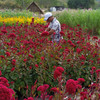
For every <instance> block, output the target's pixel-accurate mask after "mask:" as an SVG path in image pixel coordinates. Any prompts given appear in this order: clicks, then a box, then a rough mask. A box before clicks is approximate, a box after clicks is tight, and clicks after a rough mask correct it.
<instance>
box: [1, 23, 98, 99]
mask: <svg viewBox="0 0 100 100" xmlns="http://www.w3.org/2000/svg"><path fill="white" fill-rule="evenodd" d="M45 28H47V25H41V24H34V23H33V22H31V23H30V24H28V23H26V24H21V25H19V24H18V23H16V26H14V25H12V26H7V27H6V26H5V24H3V26H1V27H0V48H1V49H0V70H1V71H0V76H1V77H5V78H7V80H8V81H9V84H10V87H9V88H12V89H13V90H14V91H15V92H16V95H15V97H18V98H19V97H21V98H28V97H35V96H37V95H39V96H40V92H41V93H42V94H41V97H42V99H43V100H45V98H46V97H49V98H51V99H49V100H52V96H48V95H47V92H48V94H50V95H51V94H54V93H55V94H54V95H55V97H54V98H61V100H63V99H62V98H65V97H66V95H67V94H66V93H69V94H68V95H70V96H71V98H74V96H75V93H76V90H77V89H78V88H79V90H80V91H81V92H82V93H81V92H80V93H81V94H80V95H81V96H82V98H83V96H84V98H85V97H86V94H85V93H87V92H88V91H87V92H86V91H85V90H83V89H81V86H83V87H88V86H89V85H90V84H91V82H94V81H95V80H96V85H97V83H98V79H99V77H98V74H96V73H94V70H97V71H98V72H97V73H99V70H98V69H99V67H100V39H98V37H96V36H94V37H90V35H89V34H90V33H87V30H83V29H82V28H80V26H79V25H78V26H76V27H75V28H70V27H68V26H66V25H65V24H62V32H61V35H63V37H64V39H63V40H61V41H60V44H56V43H52V42H51V41H50V38H49V37H48V34H49V33H47V32H44V30H45ZM40 32H41V33H42V35H40V34H39V33H40ZM44 33H45V34H44ZM45 35H46V36H45ZM93 68H95V69H93ZM93 76H94V77H93ZM96 76H97V79H96ZM80 78H82V79H80ZM67 80H68V81H67ZM75 80H77V81H78V82H76V81H75ZM84 80H85V82H84ZM66 81H67V82H66ZM80 81H82V82H83V84H82V83H80ZM64 87H66V88H64ZM96 87H97V86H96ZM51 88H52V89H51ZM50 89H51V91H50ZM66 89H67V90H66ZM70 90H71V91H70ZM38 91H40V92H38ZM52 91H53V92H54V93H53V92H52ZM97 91H99V90H97ZM89 93H90V92H88V94H89ZM58 94H59V96H58ZM98 94H99V93H98ZM68 95H67V96H68ZM70 96H69V97H66V98H70ZM91 96H92V95H91ZM98 96H99V95H98ZM87 98H88V96H87ZM0 100H1V99H0ZM8 100H10V99H8ZM26 100H31V99H30V98H29V99H26ZM57 100H58V99H57ZM69 100H70V99H69ZM82 100H84V99H82Z"/></svg>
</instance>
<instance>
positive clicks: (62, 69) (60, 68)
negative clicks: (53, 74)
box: [56, 67, 64, 73]
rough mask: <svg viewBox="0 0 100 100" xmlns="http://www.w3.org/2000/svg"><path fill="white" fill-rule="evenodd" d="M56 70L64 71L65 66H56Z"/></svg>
mask: <svg viewBox="0 0 100 100" xmlns="http://www.w3.org/2000/svg"><path fill="white" fill-rule="evenodd" d="M56 70H58V71H59V72H61V73H62V72H63V71H64V68H62V67H56Z"/></svg>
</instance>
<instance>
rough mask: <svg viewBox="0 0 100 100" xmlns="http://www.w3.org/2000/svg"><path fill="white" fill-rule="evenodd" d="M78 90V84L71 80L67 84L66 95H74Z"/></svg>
mask: <svg viewBox="0 0 100 100" xmlns="http://www.w3.org/2000/svg"><path fill="white" fill-rule="evenodd" d="M76 89H77V83H76V81H74V80H73V79H69V80H68V81H67V82H66V93H68V94H74V93H75V92H76Z"/></svg>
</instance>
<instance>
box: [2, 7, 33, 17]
mask: <svg viewBox="0 0 100 100" xmlns="http://www.w3.org/2000/svg"><path fill="white" fill-rule="evenodd" d="M0 16H1V17H19V16H21V17H32V16H33V13H32V12H30V11H28V10H18V9H14V10H11V9H4V10H1V11H0Z"/></svg>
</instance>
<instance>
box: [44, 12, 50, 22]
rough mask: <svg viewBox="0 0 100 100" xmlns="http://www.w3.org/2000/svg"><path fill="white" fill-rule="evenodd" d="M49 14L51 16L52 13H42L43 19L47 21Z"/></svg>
mask: <svg viewBox="0 0 100 100" xmlns="http://www.w3.org/2000/svg"><path fill="white" fill-rule="evenodd" d="M51 16H52V13H51V12H47V13H45V14H44V20H45V21H47V20H48V18H49V17H51Z"/></svg>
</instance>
